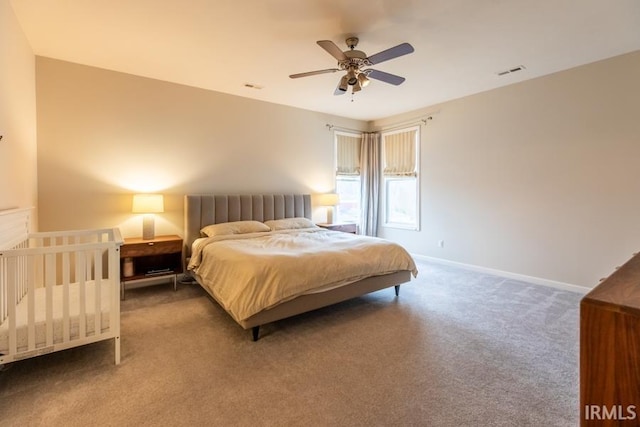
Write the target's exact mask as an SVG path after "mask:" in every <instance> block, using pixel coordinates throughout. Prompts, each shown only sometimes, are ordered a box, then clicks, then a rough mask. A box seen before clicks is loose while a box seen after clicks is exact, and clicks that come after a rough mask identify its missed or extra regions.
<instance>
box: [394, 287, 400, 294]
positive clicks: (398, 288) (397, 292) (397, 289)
mask: <svg viewBox="0 0 640 427" xmlns="http://www.w3.org/2000/svg"><path fill="white" fill-rule="evenodd" d="M394 288H395V289H396V296H398V295H400V285H395V286H394Z"/></svg>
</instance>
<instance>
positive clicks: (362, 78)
mask: <svg viewBox="0 0 640 427" xmlns="http://www.w3.org/2000/svg"><path fill="white" fill-rule="evenodd" d="M369 83H371V80H369V77H367V75H366V74H365V73H360V74H358V84H359V85H360V87H367V86H368V85H369Z"/></svg>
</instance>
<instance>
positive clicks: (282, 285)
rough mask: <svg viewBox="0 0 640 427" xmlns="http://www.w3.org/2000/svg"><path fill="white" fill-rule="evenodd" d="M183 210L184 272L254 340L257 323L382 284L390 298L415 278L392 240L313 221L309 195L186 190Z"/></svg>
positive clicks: (413, 269) (411, 264)
mask: <svg viewBox="0 0 640 427" xmlns="http://www.w3.org/2000/svg"><path fill="white" fill-rule="evenodd" d="M184 210H185V211H184V219H185V229H184V245H185V246H184V251H183V253H184V263H185V271H188V272H189V273H190V274H192V275H193V277H194V278H195V280H196V281H197V282H198V283H199V284H200V285H201V286H202V287H203V288H204V289H205V290H206V291H207V292H208V293H209V295H210V296H211V297H212V298H213V299H214V300H215V301H217V303H218V304H219V305H220V306H221V307H222V308H224V309H225V310H226V311H227V312H228V313H229V315H230V316H231V317H232V318H233V319H234V320H235V321H236V322H237V323H238V324H239V325H240V326H242V327H243V328H244V329H251V330H252V336H253V340H254V341H257V340H258V338H259V334H260V326H261V325H264V324H267V323H271V322H274V321H277V320H280V319H284V318H287V317H291V316H294V315H297V314H301V313H304V312H307V311H311V310H314V309H317V308H321V307H325V306H327V305H331V304H334V303H337V302H340V301H345V300H347V299H350V298H354V297H357V296H361V295H364V294H367V293H369V292H374V291H378V290H381V289H384V288H388V287H394V288H395V292H396V295H398V292H399V286H400V284H402V283H405V282H408V281H410V280H411V275H414V276H415V275H417V269H416V266H415V263H414V261H413V259H412V258H411V256H410V255H409V254H408V253H407V252H406V251H405V250H404V249H403V248H402V247H401V246H399V245H397V244H394V243H391V242H388V241H386V240H383V239H378V238H373V237H367V236H357V235H353V234H348V233H341V232H339V231H330V230H327V229H323V228H320V227H317V226H315V225H314V224H313V223H312V222H311V212H312V208H311V196H310V195H309V194H275V195H186V196H185V198H184ZM260 224H261V225H262V228H261V227H260ZM265 227H266V228H265ZM207 229H210V230H214V231H213V233H207V234H208V235H205V233H204V232H205V231H207ZM220 229H222V230H223V231H222V232H219V230H220ZM229 230H231V231H229ZM351 247H354V248H353V250H354V251H355V252H351V250H352V248H351ZM367 250H372V251H373V252H372V253H369V252H364V251H367ZM302 254H304V256H302ZM381 254H384V255H381ZM248 257H250V258H248ZM308 259H311V261H310V262H311V264H310V266H309V265H307V264H306V263H305V260H306V261H308ZM334 270H335V271H334ZM329 273H330V274H329ZM334 273H335V274H338V276H336V275H335V274H334ZM340 275H341V276H340ZM267 285H268V286H267ZM272 286H276V288H272ZM252 304H258V305H257V306H253V305H252Z"/></svg>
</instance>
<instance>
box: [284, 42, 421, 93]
mask: <svg viewBox="0 0 640 427" xmlns="http://www.w3.org/2000/svg"><path fill="white" fill-rule="evenodd" d="M358 41H359V40H358V38H357V37H349V38H347V40H346V43H347V46H348V47H349V50H346V51H344V52H343V51H342V50H340V48H339V47H338V46H336V44H335V43H334V42H332V41H331V40H319V41H318V42H317V43H318V45H320V47H321V48H323V49H324V50H326V51H327V52H329V54H330V55H331V56H333V57H334V58H336V59H337V60H338V68H328V69H326V70H317V71H308V72H306V73H298V74H291V75H290V76H289V77H291V78H292V79H297V78H299V77H307V76H315V75H316V74H326V73H335V72H336V71H346V72H347V74H345V75H344V76H342V78H341V79H340V82H339V83H338V87H337V88H336V90H335V92H334V95H342V94H343V93H345V92H346V91H347V90H349V86H351V93H355V92H358V91H360V90H362V88H363V87H365V86H367V85H368V84H369V82H370V80H369V79H376V80H380V81H383V82H385V83H389V84H392V85H396V86H397V85H399V84H402V82H404V80H405V78H404V77H400V76H396V75H395V74H390V73H385V72H384V71H379V70H374V69H372V68H366V67H370V66H372V65H377V64H379V63H381V62H384V61H388V60H390V59H394V58H397V57H399V56H402V55H406V54H409V53H411V52H413V46H411V45H410V44H409V43H402V44H399V45H398V46H394V47H392V48H389V49H387V50H383V51H382V52H378V53H376V54H375V55H371V56H367V55H366V54H365V53H364V52H362V51H360V50H355V47H356V46H357V45H358Z"/></svg>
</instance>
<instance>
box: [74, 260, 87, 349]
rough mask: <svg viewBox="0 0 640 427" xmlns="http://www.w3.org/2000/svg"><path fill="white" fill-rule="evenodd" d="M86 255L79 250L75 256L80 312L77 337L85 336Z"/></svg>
mask: <svg viewBox="0 0 640 427" xmlns="http://www.w3.org/2000/svg"><path fill="white" fill-rule="evenodd" d="M86 258H87V256H86V253H85V251H79V252H78V256H77V257H76V282H78V286H79V291H80V293H79V296H80V304H79V306H80V312H79V313H78V314H79V316H78V338H79V339H82V338H85V337H86V336H87V310H86V304H87V297H86V288H85V287H86V284H87V281H86V279H85V275H84V273H85V270H86V267H85V265H86V264H87V259H86Z"/></svg>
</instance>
